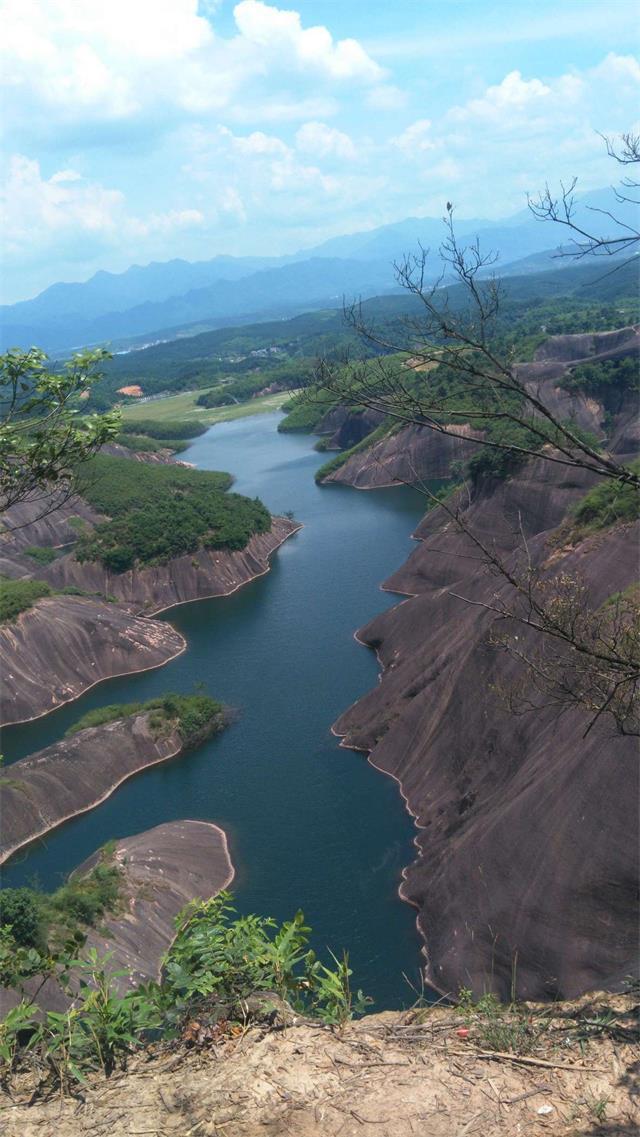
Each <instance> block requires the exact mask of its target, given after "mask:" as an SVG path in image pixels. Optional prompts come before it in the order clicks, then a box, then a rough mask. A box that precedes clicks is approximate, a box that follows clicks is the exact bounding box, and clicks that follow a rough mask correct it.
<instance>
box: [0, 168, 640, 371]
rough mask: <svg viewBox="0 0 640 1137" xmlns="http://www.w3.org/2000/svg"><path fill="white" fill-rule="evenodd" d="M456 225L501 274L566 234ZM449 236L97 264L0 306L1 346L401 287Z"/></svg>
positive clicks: (66, 343)
mask: <svg viewBox="0 0 640 1137" xmlns="http://www.w3.org/2000/svg"><path fill="white" fill-rule="evenodd" d="M609 199H610V192H609V191H608V190H599V191H594V192H593V193H592V194H589V195H585V196H584V198H583V199H582V202H581V205H580V206H579V208H578V213H577V217H578V219H579V220H580V221H581V222H583V223H586V222H587V221H588V222H589V223H590V224H591V227H592V228H594V227H595V228H598V227H602V226H603V225H609V226H610V225H611V223H610V221H609V220H603V214H602V213H598V210H602V209H603V208H604V207H605V205H606V204H610V200H609ZM631 211H632V206H631V205H627V206H622V205H621V206H620V208H619V210H618V212H617V216H620V218H621V219H629V217H630V214H631ZM636 212H637V210H636ZM456 232H457V234H458V236H459V237H460V239H461V240H462V241H470V240H474V239H475V237H476V236H478V237H479V239H480V242H481V245H482V247H483V249H485V250H486V251H489V250H492V249H493V250H496V251H497V252H498V254H499V259H498V261H497V265H496V268H497V270H498V271H505V273H508V272H510V271H513V269H516V264H517V262H519V261H521V260H525V261H526V260H530V262H531V263H530V264H529V265H527V266H526V268H525V266H524V265H523V266H522V269H523V270H524V271H537V270H539V269H540V267H542V266H543V265H547V266H548V267H560V265H561V264H562V262H561V261H558V260H555V261H554V260H553V253H552V250H553V248H554V247H555V246H557V245H558V244H559V243H560V241H561V240H566V237H567V231H566V230H564V229H562V228H561V227H558V226H553V225H545V224H543V223H541V222H539V221H536V219H535V218H534V217H533V216H532V214H531V213H530V212H529V211H528V210H523V211H521V212H520V213H518V214H516V215H514V216H513V217H510V218H506V219H504V220H500V221H496V222H491V221H486V220H485V221H482V220H466V221H465V220H461V221H459V222H457V224H456ZM444 235H445V230H444V226H443V221H442V219H441V218H440V219H438V218H417V217H413V218H406V219H404V220H402V221H399V222H394V223H392V224H389V225H384V226H381V227H379V228H376V229H371V230H368V231H364V232H359V233H354V234H349V235H345V236H341V237H334V238H331V239H330V240H328V241H325V242H324V243H322V244H320V245H318V246H316V247H315V248H310V249H307V250H302V251H300V252H299V253H297V254H295V255H294V256H284V257H251V256H248V257H232V256H218V257H214V258H212V259H211V260H208V261H197V262H193V263H192V262H189V261H185V260H180V259H175V260H171V261H167V262H152V263H151V264H149V265H146V266H140V265H132V266H131V267H130V268H128V269H127V270H126V271H125V272H123V273H109V272H104V271H101V272H98V273H96V274H95V275H94V276H93V277H91V279H90V280H88V281H86V282H84V283H74V284H64V283H59V284H54V285H52V286H51V287H50V288H48V289H46V290H45V291H44V292H42V293H40V294H39V295H38V296H36V297H35V298H34V299H32V300H24V301H20V302H19V303H17V304H11V305H5V306H4V307H2V308H0V320H1V322H2V325H3V328H2V332H1V340H2V346H3V349H6V348H7V347H12V346H19V347H27V346H30V345H31V344H33V343H38V344H40V345H42V346H43V347H45V348H46V349H47V350H49V351H62V350H65V349H70V348H77V347H79V346H82V345H84V344H95V343H103V342H108V341H111V340H125V339H128V338H133V337H136V336H144V335H158V336H159V335H161V334H162V333H163V332H164V331H166V330H167V329H176V328H179V327H181V326H188V325H189V324H191V323H197V322H198V321H206V320H210V321H218V320H228V319H231V318H234V317H243V318H245V317H247V316H255V317H261V316H264V318H269V317H278V316H281V315H288V316H290V315H292V314H294V313H295V312H300V311H302V310H304V309H305V308H306V309H308V308H310V307H311V308H318V307H324V306H327V305H328V304H331V303H332V302H333V303H334V304H335V303H336V301H338V302H339V301H340V299H341V298H342V296H343V295H346V296H347V297H349V296H353V295H363V296H371V295H373V294H374V293H392V292H394V291H395V290H396V288H397V284H396V281H395V276H394V268H393V264H394V261H397V260H398V259H401V258H402V257H403V255H405V254H407V253H411V252H413V251H416V250H417V249H418V247H419V245H420V244H422V246H423V247H431V248H437V247H438V246H439V244H440V243H441V241H442V239H443V237H444ZM510 265H512V266H513V269H512V270H510V269H509V267H508V266H510ZM516 271H517V269H516Z"/></svg>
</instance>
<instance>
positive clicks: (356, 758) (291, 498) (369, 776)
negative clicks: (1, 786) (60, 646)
mask: <svg viewBox="0 0 640 1137" xmlns="http://www.w3.org/2000/svg"><path fill="white" fill-rule="evenodd" d="M279 418H280V415H279V414H269V415H260V416H256V417H255V418H249V419H239V420H237V421H236V422H231V423H225V424H221V425H219V426H215V427H213V428H212V429H211V430H209V431H208V432H207V434H206V435H203V436H202V437H201V438H199V439H197V440H196V441H195V443H194V444H193V446H191V447H190V449H189V451H188V452H187V453H186V454H185V457H186V458H187V459H188V460H189V461H191V462H193V463H195V464H196V465H197V466H199V467H201V468H202V469H220V470H230V471H231V472H232V473H233V474H234V475H235V477H236V483H235V487H234V488H235V489H237V490H238V491H239V492H241V493H245V494H248V495H250V496H256V495H259V496H260V497H261V498H262V499H263V500H264V502H265V503H266V505H267V506H268V507H269V508H270V509H271V510H272V512H274V513H278V512H283V511H285V510H293V511H294V514H295V516H296V519H298V520H299V521H301V522H302V523H303V525H304V529H302V530H301V531H300V532H299V533H298V534H296V535H295V536H294V537H292V538H291V539H290V540H289V541H287V542H286V543H285V544H284V545H283V546H282V548H281V549H280V550H279V551H278V552H277V553H276V554H275V556H274V559H273V562H272V570H271V572H270V573H268V574H267V575H266V576H263V577H262V578H260V579H259V580H257V581H254V582H253V583H251V584H249V585H247V586H246V587H245V588H243V589H241V590H240V591H239V592H237V593H235V594H234V595H233V596H230V597H225V598H219V599H216V600H205V601H199V602H195V603H192V604H186V605H183V606H181V607H179V608H174V609H173V610H172V611H171V612H168V613H166V614H165V616H164V617H162V618H163V619H166V620H168V621H170V622H171V623H172V624H173V625H174V626H175V627H177V628H178V629H179V630H180V631H181V632H182V634H183V635H184V636H185V637H186V639H187V641H188V645H189V646H188V649H187V651H186V652H185V653H184V654H183V655H182V656H180V657H178V658H177V659H176V660H174V661H172V662H171V663H169V664H168V665H167V666H166V667H163V668H159V669H158V670H156V671H149V672H147V673H146V674H142V675H134V676H130V677H128V678H127V677H125V678H122V679H114V680H109V681H107V682H104V683H101V684H99V686H98V687H96V688H94V690H93V691H91V692H89V693H88V694H87V695H85V696H84V697H83V698H81V699H78V700H76V701H75V702H74V703H73V704H72V705H71V706H67V707H63V708H61V709H60V710H59V711H56V712H55V713H53V714H51V715H48V716H46V717H45V718H44V719H41V720H39V721H38V722H35V723H32V724H30V725H26V726H20V727H13V728H10V729H8V730H7V731H5V735H4V753H5V755H6V758H7V760H8V761H12V760H15V759H16V758H19V757H21V756H23V755H24V754H28V753H31V752H32V751H34V750H38V749H41V748H42V747H43V746H47V745H49V744H50V743H52V742H55V741H57V740H58V739H59V738H61V736H62V735H63V734H64V732H65V730H66V729H67V727H68V726H69V725H70V724H71V723H72V722H75V721H76V720H77V719H78V718H79V717H80V715H82V714H84V713H85V712H86V711H87V710H89V709H90V708H92V707H96V706H103V705H105V704H107V703H114V702H129V701H133V700H138V699H148V698H150V697H151V696H153V695H157V694H160V693H162V692H164V691H168V690H174V691H182V692H189V691H191V690H192V689H193V687H194V684H195V683H199V682H203V683H204V684H205V685H206V688H207V690H208V691H210V693H211V694H213V695H215V696H217V697H219V698H220V699H222V700H224V701H225V702H227V703H229V704H231V705H233V706H235V707H237V708H238V709H239V711H240V715H239V718H238V721H237V722H236V723H234V725H232V726H231V727H230V728H229V729H228V730H226V731H225V732H224V733H223V734H222V735H220V736H219V737H218V738H214V739H212V740H211V741H210V742H209V743H207V744H206V745H205V746H203V747H202V748H201V749H199V750H197V751H196V752H194V753H193V754H188V755H186V756H185V757H183V758H180V759H177V760H175V761H173V762H168V763H165V764H164V765H162V766H159V767H156V768H155V769H151V770H148V771H147V772H145V773H143V774H140V775H139V776H137V777H135V778H133V779H131V780H130V781H129V782H126V783H125V784H124V785H123V786H121V787H120V788H119V789H118V790H116V792H115V793H114V794H113V795H112V797H111V798H110V799H109V800H108V801H107V802H105V803H104V804H103V805H101V806H99V807H98V808H97V809H95V810H93V811H92V812H91V813H87V814H84V815H83V816H81V817H78V818H76V819H75V820H74V821H72V822H69V823H68V824H66V825H64V826H62V827H61V828H60V829H58V830H57V831H56V832H54V833H52V834H50V835H49V837H48V838H47V840H46V842H42V843H39V844H37V845H35V846H31V847H30V848H29V850H28V851H27V852H25V853H24V854H18V855H17V857H16V858H15V859H14V861H13V862H11V864H9V865H8V866H5V869H4V871H3V884H5V885H12V886H16V885H19V884H24V883H29V882H32V881H33V879H34V878H36V879H37V880H38V881H39V882H40V883H41V884H42V885H43V886H45V887H46V888H51V887H54V886H56V885H57V884H59V883H60V881H61V879H62V877H63V875H64V874H66V873H68V872H69V871H70V870H71V869H72V868H73V867H74V865H76V864H78V863H79V862H80V861H82V860H83V859H84V858H85V857H86V856H88V855H89V853H91V852H92V851H93V850H94V849H95V848H96V847H98V846H99V845H101V844H102V843H104V842H105V841H107V840H109V839H110V838H112V837H124V836H128V835H130V834H132V833H136V832H139V831H140V830H143V829H149V828H151V827H152V826H154V825H158V824H160V823H161V822H164V821H170V820H174V819H177V818H200V819H204V820H210V821H215V822H216V823H217V824H218V825H221V826H222V827H223V828H224V829H225V830H226V831H227V833H228V835H229V839H230V847H231V855H232V858H233V861H234V864H235V866H236V873H237V875H236V881H235V883H234V891H235V894H236V899H237V903H238V907H239V908H240V909H241V910H242V911H245V912H249V911H255V912H260V913H262V914H265V915H267V914H270V915H273V916H275V917H277V918H278V919H284V918H287V917H290V916H291V915H292V914H293V913H294V912H295V911H296V909H297V908H299V907H301V908H303V909H304V912H305V916H306V917H307V921H308V922H309V923H310V924H311V925H312V927H313V929H314V947H316V949H318V950H322V949H323V948H324V947H325V945H330V946H332V947H333V948H334V950H341V949H342V948H343V947H347V948H348V949H349V951H350V955H351V961H352V965H353V968H354V972H355V976H354V978H355V979H356V980H357V983H358V985H359V986H362V988H363V989H364V990H365V991H366V992H367V993H368V994H370V995H372V996H373V998H374V999H375V1003H376V1006H377V1008H378V1009H381V1008H386V1007H397V1006H401V1005H403V1004H405V1003H410V1002H412V1001H413V995H412V991H411V990H410V988H409V986H408V984H407V982H406V980H405V979H404V978H403V972H404V974H405V975H407V976H409V977H410V979H411V981H412V982H413V983H417V982H418V975H419V964H420V955H419V948H420V944H419V940H418V937H417V934H416V930H415V920H414V913H413V910H412V909H411V908H410V907H409V906H408V905H406V904H403V903H402V902H401V901H400V900H399V899H398V896H397V889H398V884H399V880H400V871H401V868H402V866H403V865H406V864H407V863H408V862H409V861H410V860H411V859H412V837H413V832H414V830H413V825H412V823H411V820H410V818H409V817H408V815H407V814H406V812H405V810H404V807H403V804H402V800H401V798H400V795H399V793H398V789H397V786H396V784H395V782H393V781H392V780H391V779H390V778H386V777H384V776H383V775H382V774H380V773H379V772H377V771H375V770H374V769H373V768H372V767H371V766H370V765H369V764H368V763H367V762H366V760H365V758H364V757H363V756H362V755H359V754H356V753H354V752H352V751H348V750H344V749H340V748H339V745H338V740H337V739H335V738H334V737H333V736H332V735H331V734H330V727H331V724H332V722H333V721H334V720H335V719H336V718H337V717H338V715H339V714H340V712H341V711H343V710H344V709H345V708H346V707H348V706H349V704H350V703H352V702H353V701H354V700H355V699H357V698H359V697H360V696H361V695H362V694H364V693H365V692H366V691H367V690H368V689H369V688H370V687H371V686H372V684H374V683H375V681H376V674H377V665H376V661H375V658H374V656H373V653H371V652H369V651H367V650H366V649H365V648H363V647H361V646H360V645H358V644H357V643H356V642H355V640H354V639H353V632H354V629H356V628H357V627H358V626H359V625H360V624H363V623H365V622H366V621H367V620H369V619H370V618H371V617H372V616H374V615H375V614H376V613H377V612H380V611H381V610H382V609H383V608H385V607H388V606H389V605H390V604H392V603H394V602H396V599H397V598H394V597H392V596H390V595H389V594H387V593H384V592H381V591H380V588H379V586H380V583H381V581H382V580H384V578H385V577H386V576H388V575H389V574H390V573H391V572H392V571H393V570H394V569H395V568H397V567H398V566H399V565H400V564H401V563H402V561H403V560H404V559H405V557H406V556H407V554H408V553H409V552H410V551H411V548H412V547H413V542H412V541H411V539H410V536H409V535H410V533H411V531H412V530H413V528H414V527H415V525H416V523H417V520H418V518H419V517H420V515H421V513H422V512H423V510H424V498H422V497H421V496H420V495H419V494H418V493H414V492H413V491H411V490H407V489H393V490H376V491H374V492H367V493H363V492H361V491H357V490H352V489H348V488H345V487H340V486H326V487H323V488H319V487H318V486H316V485H315V482H314V478H313V475H314V471H315V470H316V469H317V467H318V466H319V465H321V464H322V462H323V461H324V460H325V456H324V455H321V454H318V453H316V452H315V451H314V450H313V449H312V440H310V439H309V437H305V436H296V435H283V434H278V433H277V431H276V426H277V422H278V419H279Z"/></svg>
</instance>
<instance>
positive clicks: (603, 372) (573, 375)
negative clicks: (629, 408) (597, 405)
mask: <svg viewBox="0 0 640 1137" xmlns="http://www.w3.org/2000/svg"><path fill="white" fill-rule="evenodd" d="M561 385H562V386H563V387H564V388H565V390H567V391H583V392H584V393H585V395H592V396H595V398H596V399H600V400H601V402H602V403H603V405H604V407H605V409H606V410H607V411H608V412H609V413H610V414H617V413H618V412H619V411H620V410H621V409H622V406H623V403H624V401H625V399H627V398H628V397H629V396H630V395H636V396H637V395H638V393H639V392H640V365H639V360H638V356H637V355H627V356H625V358H624V359H606V360H603V361H601V362H599V363H581V364H579V365H578V367H574V368H573V369H572V370H571V371H570V372H569V373H568V374H567V375H566V376H565V378H564V379H563V380H562V382H561Z"/></svg>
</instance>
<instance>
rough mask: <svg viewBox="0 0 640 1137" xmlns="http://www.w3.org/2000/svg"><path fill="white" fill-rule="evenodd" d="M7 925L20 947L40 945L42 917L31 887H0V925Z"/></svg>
mask: <svg viewBox="0 0 640 1137" xmlns="http://www.w3.org/2000/svg"><path fill="white" fill-rule="evenodd" d="M7 925H9V926H10V928H11V934H12V936H13V938H14V940H15V942H16V943H17V944H19V946H20V947H39V946H41V945H42V938H43V937H42V917H41V913H40V908H39V905H38V903H37V900H36V895H35V893H34V892H33V891H32V889H30V888H2V889H0V926H5V927H6V926H7Z"/></svg>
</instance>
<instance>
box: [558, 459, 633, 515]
mask: <svg viewBox="0 0 640 1137" xmlns="http://www.w3.org/2000/svg"><path fill="white" fill-rule="evenodd" d="M630 468H631V469H632V470H634V472H640V461H638V462H633V463H632V464H631V467H630ZM573 517H574V520H575V522H576V524H577V526H578V527H579V528H580V529H585V530H589V529H605V528H606V527H607V526H609V525H614V524H615V523H616V522H618V521H635V520H636V519H637V518H638V517H640V495H639V494H638V491H637V490H636V489H635V488H634V486H631V485H626V484H625V483H624V482H616V481H614V480H613V479H607V481H603V482H601V483H600V485H597V486H594V488H593V489H592V490H589V493H588V494H586V496H585V497H583V498H582V501H579V502H578V504H577V505H576V506H575V507H574V510H573Z"/></svg>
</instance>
